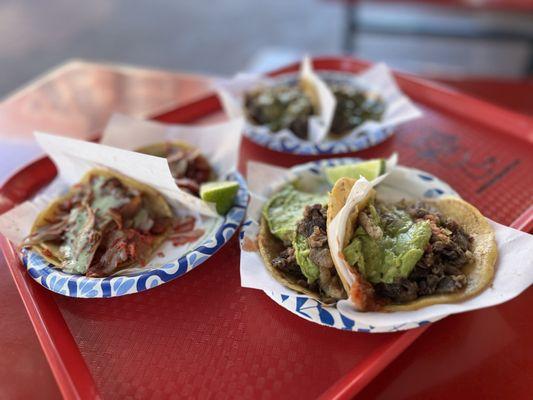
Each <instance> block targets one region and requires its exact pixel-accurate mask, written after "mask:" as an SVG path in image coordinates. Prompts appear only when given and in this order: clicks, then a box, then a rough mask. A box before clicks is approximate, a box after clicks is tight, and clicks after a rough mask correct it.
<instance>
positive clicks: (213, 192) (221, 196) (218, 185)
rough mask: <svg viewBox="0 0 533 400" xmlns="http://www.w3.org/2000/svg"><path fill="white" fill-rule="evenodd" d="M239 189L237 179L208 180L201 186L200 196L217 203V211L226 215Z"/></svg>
mask: <svg viewBox="0 0 533 400" xmlns="http://www.w3.org/2000/svg"><path fill="white" fill-rule="evenodd" d="M237 190H239V183H238V182H235V181H224V182H207V183H204V184H202V185H201V186H200V198H201V199H202V200H205V201H209V202H211V203H215V204H216V208H217V212H218V213H219V214H220V215H224V214H226V213H227V212H228V210H229V209H230V208H231V206H232V205H233V199H234V198H235V195H236V194H237Z"/></svg>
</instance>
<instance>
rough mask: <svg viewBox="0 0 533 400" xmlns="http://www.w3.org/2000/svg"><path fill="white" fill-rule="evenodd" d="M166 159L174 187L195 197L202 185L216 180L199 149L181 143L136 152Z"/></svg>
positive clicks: (156, 146) (173, 142)
mask: <svg viewBox="0 0 533 400" xmlns="http://www.w3.org/2000/svg"><path fill="white" fill-rule="evenodd" d="M136 151H137V152H139V153H144V154H150V155H152V156H156V157H163V158H166V159H167V161H168V166H169V168H170V172H171V173H172V176H173V177H174V180H175V182H176V185H178V187H179V188H180V189H183V190H185V191H187V192H189V193H191V194H193V195H195V196H198V195H199V191H200V186H201V184H202V183H205V182H208V181H212V180H214V179H216V176H215V175H216V174H215V172H214V170H213V168H212V167H211V165H210V164H209V161H208V160H207V158H206V157H205V156H204V155H203V154H202V153H201V151H200V149H197V148H196V147H194V146H191V145H189V144H188V143H185V142H182V141H170V142H163V143H155V144H152V145H149V146H145V147H141V148H139V149H137V150H136Z"/></svg>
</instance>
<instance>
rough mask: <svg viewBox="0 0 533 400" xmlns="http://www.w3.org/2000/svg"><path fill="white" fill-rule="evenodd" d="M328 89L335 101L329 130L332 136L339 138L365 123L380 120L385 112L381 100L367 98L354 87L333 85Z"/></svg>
mask: <svg viewBox="0 0 533 400" xmlns="http://www.w3.org/2000/svg"><path fill="white" fill-rule="evenodd" d="M330 88H331V91H332V92H333V95H334V96H335V99H336V100H337V106H336V107H335V114H334V115H333V121H332V122H331V129H330V131H331V134H332V135H333V136H341V135H342V134H344V133H346V132H348V131H351V130H352V129H355V128H357V127H358V126H359V125H362V124H363V123H364V122H365V121H368V120H374V121H377V120H380V119H381V117H382V115H383V113H384V112H385V103H384V102H383V100H381V99H380V98H378V97H369V96H368V95H367V94H366V93H365V92H363V91H361V90H359V89H358V88H356V87H354V86H351V85H342V84H333V85H330Z"/></svg>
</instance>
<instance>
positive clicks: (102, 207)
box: [22, 169, 173, 277]
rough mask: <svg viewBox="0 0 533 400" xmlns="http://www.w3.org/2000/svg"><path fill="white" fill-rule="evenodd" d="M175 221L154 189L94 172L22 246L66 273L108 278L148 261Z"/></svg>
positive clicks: (41, 219)
mask: <svg viewBox="0 0 533 400" xmlns="http://www.w3.org/2000/svg"><path fill="white" fill-rule="evenodd" d="M172 221H173V213H172V211H171V209H170V206H169V205H168V204H167V202H166V200H165V199H164V197H163V196H162V195H161V194H160V193H159V192H157V191H156V190H154V189H153V188H151V187H149V186H147V185H145V184H143V183H140V182H137V181H135V180H133V179H131V178H128V177H126V176H123V175H121V174H119V173H117V172H114V171H110V170H106V169H93V170H91V171H89V172H87V173H86V174H85V175H84V176H83V178H82V179H81V181H80V182H79V183H78V184H76V185H74V186H73V187H72V188H71V189H70V190H69V192H68V193H67V194H66V195H64V196H62V197H60V198H58V199H57V200H55V201H54V202H53V203H51V204H50V205H49V206H48V208H46V209H45V210H44V211H42V212H41V213H40V214H39V215H38V217H37V219H36V221H35V222H34V224H33V227H32V229H31V233H30V235H29V236H28V237H27V238H26V239H25V240H24V242H23V243H22V247H25V248H29V249H31V250H33V251H36V252H37V253H39V254H41V255H42V256H43V257H44V258H45V259H46V260H47V261H48V262H50V263H51V264H53V265H54V266H55V267H57V268H59V269H61V270H63V271H64V272H68V273H73V274H82V275H86V276H90V277H104V276H108V275H110V274H112V273H114V272H116V271H117V270H120V269H123V268H126V267H128V266H131V265H133V264H136V263H139V264H140V265H144V264H145V263H146V262H148V261H149V259H150V258H151V256H152V255H153V253H154V252H155V250H156V249H157V248H158V247H159V246H160V245H161V243H162V242H163V241H164V240H165V239H166V237H167V235H168V233H169V230H170V229H171V227H172Z"/></svg>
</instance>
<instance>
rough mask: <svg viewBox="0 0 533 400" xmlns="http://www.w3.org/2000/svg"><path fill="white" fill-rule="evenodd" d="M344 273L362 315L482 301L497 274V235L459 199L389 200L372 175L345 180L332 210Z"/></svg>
mask: <svg viewBox="0 0 533 400" xmlns="http://www.w3.org/2000/svg"><path fill="white" fill-rule="evenodd" d="M328 240H329V245H330V248H331V249H332V253H334V256H333V261H334V264H335V268H336V270H337V273H338V275H339V277H340V279H341V281H342V283H343V286H344V289H345V290H346V292H347V293H348V294H349V297H350V300H351V301H352V303H353V304H354V306H355V308H356V309H357V310H359V311H409V310H416V309H419V308H422V307H427V306H430V305H433V304H441V303H454V302H460V301H464V300H466V299H469V298H471V297H473V296H476V295H477V294H479V293H480V292H482V291H483V290H484V289H485V288H487V287H488V286H489V285H490V283H491V281H492V279H493V277H494V265H495V263H496V259H497V255H498V250H497V246H496V241H495V235H494V231H493V230H492V228H491V226H490V224H489V223H488V221H487V220H486V218H485V217H483V215H481V213H480V212H479V211H478V210H477V209H476V208H475V207H474V206H472V205H470V204H468V203H467V202H465V201H463V200H461V199H459V198H456V197H443V198H440V199H435V200H424V201H415V202H407V201H400V202H396V203H387V202H384V201H382V200H380V199H379V196H378V197H376V192H375V190H374V189H372V184H371V183H369V182H368V181H366V179H364V178H360V179H359V180H357V181H356V180H354V179H352V178H341V179H339V180H338V181H337V182H336V184H335V186H334V187H333V190H332V192H331V195H330V199H329V205H328Z"/></svg>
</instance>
